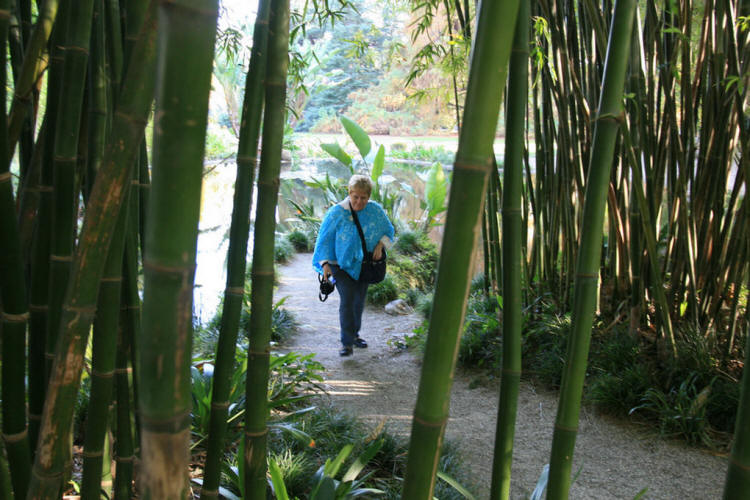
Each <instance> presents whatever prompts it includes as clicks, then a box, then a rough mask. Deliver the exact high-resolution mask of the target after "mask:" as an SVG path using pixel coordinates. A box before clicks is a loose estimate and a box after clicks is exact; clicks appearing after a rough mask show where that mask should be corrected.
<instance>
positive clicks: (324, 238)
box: [312, 205, 338, 274]
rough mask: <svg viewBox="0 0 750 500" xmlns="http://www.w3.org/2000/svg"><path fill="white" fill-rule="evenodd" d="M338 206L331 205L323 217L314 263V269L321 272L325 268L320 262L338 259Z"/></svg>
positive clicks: (316, 243)
mask: <svg viewBox="0 0 750 500" xmlns="http://www.w3.org/2000/svg"><path fill="white" fill-rule="evenodd" d="M336 208H337V207H336V206H335V205H334V206H333V207H331V208H330V209H329V210H328V212H326V215H325V217H323V222H322V223H321V224H320V229H319V230H318V239H317V240H316V241H315V251H314V252H313V258H312V265H313V269H315V271H317V272H318V273H319V274H323V268H322V267H321V265H320V263H321V262H323V261H334V262H335V261H336V248H335V244H336V225H337V223H338V217H337V216H336V212H337V210H336Z"/></svg>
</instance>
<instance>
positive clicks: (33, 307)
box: [29, 304, 49, 313]
mask: <svg viewBox="0 0 750 500" xmlns="http://www.w3.org/2000/svg"><path fill="white" fill-rule="evenodd" d="M29 311H31V312H35V313H36V312H47V311H49V306H48V305H39V304H29Z"/></svg>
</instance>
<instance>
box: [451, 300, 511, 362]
mask: <svg viewBox="0 0 750 500" xmlns="http://www.w3.org/2000/svg"><path fill="white" fill-rule="evenodd" d="M499 310H500V309H499V307H498V300H497V298H496V297H494V296H489V297H488V296H485V295H484V293H478V294H473V295H472V296H470V297H469V303H468V305H467V311H466V318H465V319H464V330H463V334H462V335H461V343H460V345H459V349H458V362H459V363H460V364H461V365H462V366H465V367H478V368H484V369H488V370H490V371H491V372H493V373H499V371H500V362H501V353H502V341H501V338H500V333H501V332H500V322H499V319H498V313H499Z"/></svg>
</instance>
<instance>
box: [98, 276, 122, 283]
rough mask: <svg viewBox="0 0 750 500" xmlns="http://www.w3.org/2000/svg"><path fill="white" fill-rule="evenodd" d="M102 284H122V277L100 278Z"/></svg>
mask: <svg viewBox="0 0 750 500" xmlns="http://www.w3.org/2000/svg"><path fill="white" fill-rule="evenodd" d="M102 283H122V276H117V277H113V278H102Z"/></svg>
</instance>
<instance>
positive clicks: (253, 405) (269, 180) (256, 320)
mask: <svg viewBox="0 0 750 500" xmlns="http://www.w3.org/2000/svg"><path fill="white" fill-rule="evenodd" d="M288 52H289V0H272V2H271V5H270V13H269V27H268V59H267V63H266V80H265V110H266V111H265V113H264V117H263V145H262V148H261V157H260V169H259V171H258V204H257V207H256V212H255V231H254V242H253V264H252V270H251V276H252V280H253V281H252V291H251V296H250V303H251V304H252V310H251V313H250V327H249V330H250V331H249V332H248V337H249V343H248V356H247V383H246V389H245V408H246V413H245V456H244V457H243V462H244V466H245V496H246V497H247V498H265V495H266V484H267V483H266V469H267V467H266V446H267V438H268V427H267V419H268V371H269V361H270V360H269V356H270V345H269V344H270V341H271V315H272V312H273V279H274V270H273V266H274V242H275V232H276V205H277V202H278V193H279V173H280V171H281V148H282V145H283V142H284V124H285V123H286V76H287V67H288Z"/></svg>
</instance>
